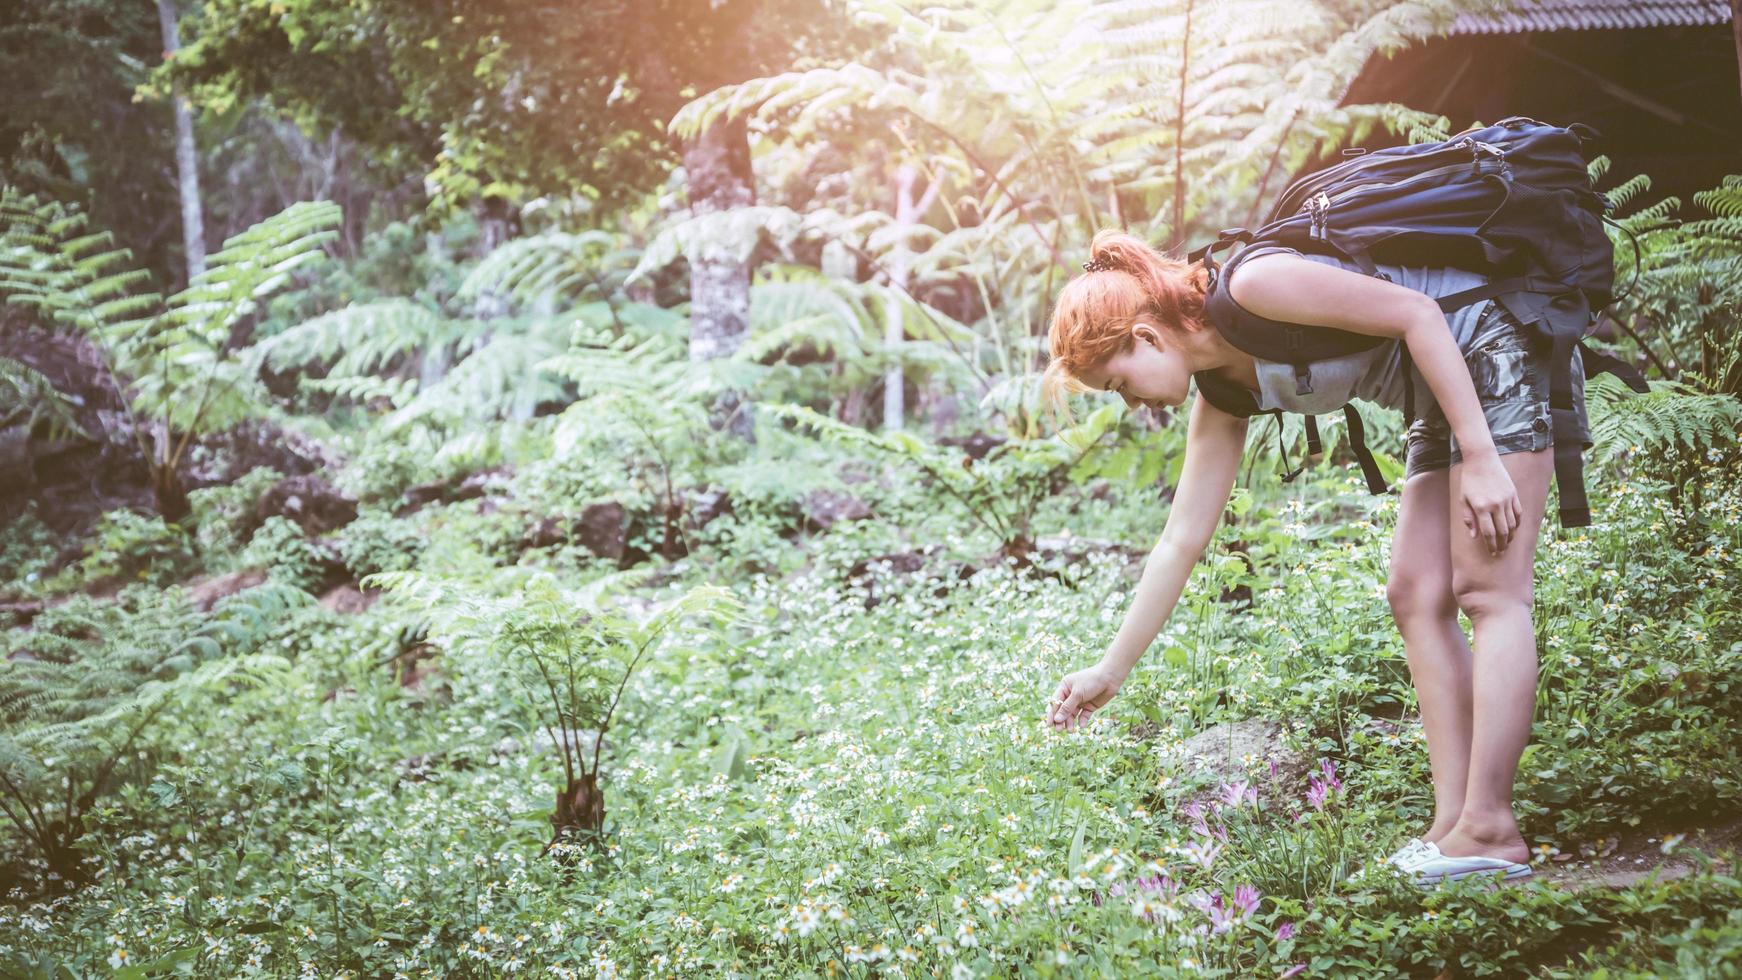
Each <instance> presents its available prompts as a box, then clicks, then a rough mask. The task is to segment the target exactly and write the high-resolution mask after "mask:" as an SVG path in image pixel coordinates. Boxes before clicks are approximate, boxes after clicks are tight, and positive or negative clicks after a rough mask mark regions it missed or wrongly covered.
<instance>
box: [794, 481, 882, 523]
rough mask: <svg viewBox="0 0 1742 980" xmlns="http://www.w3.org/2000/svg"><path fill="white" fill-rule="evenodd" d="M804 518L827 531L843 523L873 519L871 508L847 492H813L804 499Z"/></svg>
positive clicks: (826, 490) (823, 490)
mask: <svg viewBox="0 0 1742 980" xmlns="http://www.w3.org/2000/svg"><path fill="white" fill-rule="evenodd" d="M804 516H805V519H806V520H808V521H809V522H810V523H812V524H815V525H816V526H817V527H819V528H822V529H823V530H825V531H826V530H828V529H829V528H831V527H833V526H834V525H836V524H838V523H840V522H841V521H862V520H865V519H867V518H869V517H871V507H870V506H869V505H868V504H866V503H865V501H863V500H860V499H859V498H858V497H855V496H853V495H852V494H850V493H848V492H846V491H845V490H829V489H822V490H812V491H811V492H810V494H809V495H807V496H806V497H805V498H804Z"/></svg>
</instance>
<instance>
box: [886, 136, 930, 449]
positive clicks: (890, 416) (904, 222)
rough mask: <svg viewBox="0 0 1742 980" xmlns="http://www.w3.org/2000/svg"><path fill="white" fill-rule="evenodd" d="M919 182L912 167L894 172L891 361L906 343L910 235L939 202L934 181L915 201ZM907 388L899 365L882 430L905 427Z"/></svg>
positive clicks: (889, 380)
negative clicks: (908, 244) (905, 301)
mask: <svg viewBox="0 0 1742 980" xmlns="http://www.w3.org/2000/svg"><path fill="white" fill-rule="evenodd" d="M918 179H919V171H917V170H915V169H914V168H913V167H912V166H911V165H910V164H905V163H904V164H902V165H901V166H899V167H897V168H895V227H896V231H897V234H896V237H895V246H894V248H892V249H890V251H889V265H888V268H889V287H890V288H889V299H888V302H886V303H885V304H884V321H883V343H884V345H885V347H887V348H888V350H889V354H890V356H891V357H897V358H898V357H899V355H900V353H901V345H902V343H903V342H904V341H905V340H906V339H907V333H906V330H905V329H903V328H904V324H905V320H904V318H903V316H902V309H903V304H902V302H901V299H902V297H904V296H908V295H910V294H909V293H908V291H907V280H908V275H907V274H908V267H909V266H910V265H911V264H912V261H913V253H912V252H911V251H909V250H908V247H907V232H908V230H909V229H911V228H913V226H915V225H917V224H919V222H920V219H921V218H923V217H925V213H926V211H927V210H929V209H930V208H931V206H932V202H933V201H935V200H937V196H938V187H939V186H940V185H939V183H938V182H937V181H935V180H934V181H932V182H931V184H930V186H928V187H926V189H925V193H924V194H923V195H922V196H920V197H918V198H915V197H914V196H913V183H914V181H916V180H918ZM903 391H904V385H903V384H902V378H901V363H900V361H899V360H897V361H896V363H895V365H894V366H893V367H891V368H890V369H889V373H888V374H887V375H886V376H885V377H884V379H883V427H884V428H886V429H890V430H894V429H900V428H902V427H903V425H904V419H903V415H904V414H905V411H906V406H905V405H904V404H903V401H902V398H903Z"/></svg>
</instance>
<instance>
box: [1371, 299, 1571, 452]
mask: <svg viewBox="0 0 1742 980" xmlns="http://www.w3.org/2000/svg"><path fill="white" fill-rule="evenodd" d="M1463 346H1464V363H1465V364H1466V365H1468V366H1469V369H1470V380H1471V381H1473V382H1475V385H1476V400H1477V401H1478V402H1480V403H1481V405H1482V414H1483V415H1484V416H1486V417H1487V419H1488V431H1489V432H1490V433H1492V434H1493V438H1494V448H1495V449H1496V450H1498V451H1499V453H1500V454H1501V455H1505V454H1506V453H1519V452H1536V451H1538V450H1542V449H1547V448H1548V447H1549V446H1552V445H1554V429H1553V425H1552V424H1551V422H1550V417H1549V413H1548V407H1549V406H1548V386H1549V355H1550V347H1549V345H1548V344H1546V343H1538V342H1536V341H1534V340H1533V339H1532V337H1531V335H1530V333H1529V331H1528V329H1527V328H1525V327H1524V326H1523V325H1521V324H1520V323H1519V322H1518V321H1517V320H1515V319H1513V317H1512V315H1511V314H1509V313H1507V312H1506V309H1505V308H1504V307H1502V306H1501V305H1500V304H1499V303H1495V302H1489V303H1488V306H1487V308H1486V309H1484V310H1483V311H1482V315H1481V316H1480V317H1479V318H1478V319H1477V321H1476V327H1475V332H1474V333H1473V334H1472V335H1471V337H1470V342H1469V343H1468V344H1466V345H1463ZM1571 376H1572V381H1573V392H1572V394H1573V407H1574V408H1575V409H1576V410H1577V411H1578V416H1579V427H1578V435H1579V440H1580V442H1581V444H1582V445H1583V446H1585V447H1586V448H1589V447H1590V445H1591V429H1590V423H1589V421H1588V419H1587V417H1586V415H1585V370H1584V362H1583V360H1582V359H1581V358H1580V357H1579V352H1578V349H1577V348H1574V350H1573V364H1572V375H1571ZM1416 401H1417V404H1416V408H1417V410H1418V411H1419V412H1420V413H1421V418H1419V419H1417V420H1416V421H1415V423H1414V424H1413V425H1411V426H1410V427H1409V434H1408V436H1407V438H1406V444H1407V454H1406V457H1405V463H1404V477H1405V479H1407V478H1409V477H1410V476H1414V475H1415V474H1416V473H1423V472H1427V471H1429V470H1441V469H1446V468H1447V467H1449V466H1451V465H1452V464H1453V463H1457V462H1459V461H1460V460H1461V459H1462V455H1461V454H1460V453H1459V451H1458V440H1457V437H1456V436H1454V435H1452V430H1451V426H1450V425H1449V424H1448V423H1447V422H1446V416H1445V413H1444V412H1442V411H1441V410H1440V406H1439V404H1438V402H1436V401H1435V400H1434V397H1433V395H1432V393H1430V392H1428V391H1427V385H1425V384H1422V383H1420V382H1419V379H1418V384H1417V387H1416Z"/></svg>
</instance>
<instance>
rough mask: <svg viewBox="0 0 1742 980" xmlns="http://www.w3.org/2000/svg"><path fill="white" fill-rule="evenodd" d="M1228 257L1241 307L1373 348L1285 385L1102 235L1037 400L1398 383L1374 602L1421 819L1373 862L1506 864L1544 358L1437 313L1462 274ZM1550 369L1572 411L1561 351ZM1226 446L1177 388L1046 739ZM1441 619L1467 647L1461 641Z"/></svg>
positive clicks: (1519, 732) (1517, 871) (1113, 655)
mask: <svg viewBox="0 0 1742 980" xmlns="http://www.w3.org/2000/svg"><path fill="white" fill-rule="evenodd" d="M1239 258H1240V262H1239V265H1238V268H1237V270H1236V269H1235V268H1234V267H1233V266H1232V264H1230V266H1229V267H1228V268H1227V269H1226V270H1225V271H1226V274H1227V275H1229V276H1230V278H1229V279H1228V280H1227V284H1226V285H1227V289H1228V291H1229V295H1230V296H1231V298H1232V299H1233V300H1234V301H1235V302H1236V303H1237V304H1239V305H1240V306H1241V307H1244V308H1245V309H1246V310H1248V311H1249V312H1251V313H1253V314H1255V315H1257V316H1260V317H1264V318H1267V319H1270V320H1276V321H1283V322H1292V323H1300V324H1314V325H1321V326H1326V327H1333V328H1336V329H1339V330H1347V331H1352V332H1355V333H1362V334H1370V335H1376V336H1380V337H1384V338H1387V340H1388V341H1389V342H1387V343H1384V344H1381V345H1379V346H1378V347H1375V348H1373V349H1371V350H1368V351H1363V352H1359V353H1356V354H1352V355H1348V356H1345V357H1341V358H1335V359H1330V360H1326V361H1320V362H1315V363H1314V364H1313V365H1312V367H1311V371H1312V380H1313V383H1312V385H1311V388H1312V391H1310V392H1308V393H1304V394H1302V393H1297V389H1296V386H1295V384H1294V380H1293V369H1292V368H1290V367H1289V366H1287V365H1282V364H1275V363H1271V362H1267V361H1263V360H1258V359H1255V358H1253V357H1252V356H1251V355H1249V354H1245V353H1243V352H1242V351H1240V350H1238V349H1236V348H1234V347H1233V346H1231V345H1230V344H1229V343H1228V342H1227V341H1226V340H1224V339H1223V338H1222V336H1221V334H1220V333H1218V332H1217V331H1216V329H1215V328H1214V327H1213V326H1211V325H1209V324H1208V322H1207V321H1206V320H1205V317H1204V305H1203V304H1204V292H1205V288H1206V282H1207V276H1206V273H1205V270H1204V269H1203V268H1202V267H1201V266H1200V265H1197V264H1195V263H1194V264H1186V263H1183V262H1180V261H1179V260H1177V259H1174V258H1171V257H1169V256H1166V255H1163V254H1161V253H1159V252H1157V251H1155V250H1154V249H1152V248H1150V247H1149V246H1148V245H1146V244H1145V243H1144V242H1142V241H1141V240H1139V239H1137V238H1135V237H1133V236H1131V235H1128V234H1125V233H1123V232H1118V231H1111V230H1108V231H1102V232H1101V233H1099V234H1097V235H1096V236H1095V239H1094V242H1093V244H1092V245H1091V261H1090V262H1088V263H1085V268H1086V269H1088V270H1091V271H1088V272H1087V273H1086V274H1084V275H1082V276H1079V277H1077V278H1076V279H1074V280H1072V281H1071V282H1070V283H1069V284H1067V285H1066V286H1065V288H1064V290H1063V292H1062V293H1061V294H1060V296H1059V299H1058V304H1057V307H1056V308H1055V310H1054V312H1053V318H1052V324H1051V331H1050V336H1051V349H1052V358H1053V359H1052V363H1051V364H1050V365H1049V366H1048V368H1047V372H1046V379H1045V382H1044V385H1043V388H1044V390H1045V391H1046V393H1047V397H1048V398H1049V399H1050V400H1051V401H1052V402H1053V403H1054V404H1055V405H1062V402H1063V398H1064V395H1065V392H1067V391H1086V390H1097V391H1111V392H1115V393H1117V394H1118V395H1119V396H1120V397H1121V398H1123V399H1124V400H1125V403H1126V404H1127V405H1128V406H1131V407H1136V406H1138V405H1147V406H1149V407H1151V408H1157V407H1160V406H1168V407H1175V406H1179V405H1182V404H1184V403H1185V401H1186V397H1187V391H1188V387H1187V385H1188V382H1189V381H1190V380H1191V377H1192V375H1193V374H1194V373H1197V372H1210V373H1212V374H1214V375H1216V376H1218V377H1219V378H1220V379H1222V380H1225V381H1231V382H1234V383H1237V384H1240V385H1243V386H1244V387H1245V388H1246V389H1247V390H1248V391H1250V392H1252V393H1253V394H1254V395H1255V396H1256V398H1257V400H1258V406H1259V408H1260V409H1271V408H1282V409H1285V410H1288V411H1297V412H1310V413H1314V414H1317V413H1322V412H1328V411H1331V410H1333V409H1335V408H1337V407H1339V406H1341V405H1342V404H1343V403H1344V402H1345V401H1347V400H1348V399H1349V398H1351V397H1354V398H1361V399H1364V400H1367V401H1371V402H1374V403H1376V404H1379V405H1382V406H1384V407H1388V408H1401V407H1402V405H1403V394H1402V393H1403V385H1404V384H1406V383H1412V384H1414V385H1415V393H1416V402H1417V414H1418V415H1419V416H1420V419H1419V420H1418V421H1417V422H1415V423H1414V424H1413V425H1412V426H1411V427H1410V429H1409V432H1408V436H1407V450H1408V451H1407V462H1406V466H1405V482H1404V485H1403V490H1402V497H1401V501H1400V503H1399V508H1398V519H1397V529H1396V533H1395V536H1394V538H1393V540H1392V545H1391V569H1390V574H1389V577H1388V582H1387V597H1388V599H1389V602H1390V605H1391V610H1392V616H1393V619H1394V620H1395V621H1396V623H1397V627H1398V631H1399V632H1400V633H1401V634H1402V636H1403V643H1404V651H1405V655H1406V656H1407V658H1408V661H1409V668H1410V674H1411V676H1412V678H1413V679H1414V682H1415V688H1416V692H1417V694H1418V696H1419V699H1420V702H1421V714H1422V724H1423V727H1424V728H1425V730H1426V734H1427V741H1428V756H1429V762H1430V765H1431V767H1432V772H1433V782H1434V806H1435V812H1434V820H1433V823H1432V825H1431V826H1429V827H1428V828H1427V830H1426V831H1425V832H1423V833H1421V834H1420V835H1419V836H1418V837H1416V838H1414V839H1412V840H1411V841H1410V842H1409V843H1408V844H1406V845H1405V846H1404V847H1402V848H1400V849H1399V850H1398V851H1397V852H1395V853H1393V854H1392V855H1391V856H1390V857H1388V858H1386V859H1385V861H1386V862H1387V863H1391V864H1395V865H1397V866H1398V867H1400V868H1402V869H1403V870H1405V871H1406V872H1413V873H1414V875H1415V878H1416V880H1418V881H1421V882H1424V883H1425V882H1432V881H1438V880H1442V879H1445V878H1458V877H1464V876H1466V875H1469V874H1500V875H1503V876H1505V877H1508V878H1516V877H1523V876H1525V875H1528V874H1530V869H1529V867H1528V863H1527V862H1528V860H1529V848H1528V847H1527V846H1526V844H1525V842H1524V838H1523V837H1522V836H1521V835H1520V834H1519V830H1518V824H1517V822H1516V820H1515V819H1514V818H1513V814H1512V783H1513V777H1514V775H1515V774H1516V771H1517V767H1518V760H1519V757H1520V755H1521V754H1522V753H1523V751H1524V745H1525V743H1526V741H1527V740H1528V739H1529V736H1530V723H1531V716H1532V713H1533V710H1534V707H1535V704H1536V647H1535V634H1534V630H1533V626H1532V623H1531V599H1532V566H1533V560H1534V558H1535V552H1536V541H1537V531H1538V528H1539V527H1540V525H1541V523H1542V517H1543V512H1544V507H1545V506H1546V503H1547V497H1548V486H1549V481H1550V479H1551V477H1552V474H1553V470H1554V461H1553V451H1552V449H1551V448H1550V446H1551V445H1552V432H1551V429H1552V427H1551V426H1550V425H1549V424H1548V423H1549V414H1548V380H1549V372H1548V369H1547V365H1546V363H1544V358H1546V356H1547V355H1546V353H1544V352H1540V351H1539V350H1538V349H1537V348H1535V347H1534V346H1533V345H1531V344H1529V343H1528V342H1527V340H1526V337H1525V334H1524V329H1523V328H1522V327H1521V326H1519V324H1518V323H1517V322H1516V321H1515V320H1513V319H1512V318H1511V317H1510V316H1509V315H1508V314H1507V313H1506V312H1505V311H1504V309H1503V308H1502V307H1500V306H1499V305H1497V304H1494V303H1492V302H1482V303H1477V304H1472V305H1470V306H1467V307H1464V308H1463V309H1461V310H1457V311H1454V312H1453V313H1450V314H1447V313H1444V312H1442V311H1441V310H1440V308H1439V306H1438V304H1437V303H1435V302H1434V300H1433V299H1432V297H1434V296H1441V295H1445V294H1448V293H1451V292H1455V291H1458V290H1461V289H1465V288H1469V287H1471V286H1474V285H1478V284H1480V283H1482V282H1484V281H1485V277H1483V276H1482V275H1481V274H1479V273H1474V272H1468V271H1464V270H1459V269H1429V268H1405V267H1400V266H1394V265H1384V264H1381V265H1380V266H1379V269H1380V271H1381V272H1384V273H1386V274H1387V275H1389V276H1390V278H1391V281H1386V280H1383V279H1380V278H1376V277H1372V276H1368V275H1365V274H1362V273H1361V272H1359V271H1355V270H1353V269H1350V268H1346V267H1345V266H1344V265H1343V264H1342V263H1340V262H1339V261H1338V260H1337V259H1334V258H1331V257H1328V256H1320V255H1310V256H1309V255H1303V254H1302V253H1300V252H1298V251H1295V250H1293V249H1288V248H1283V247H1278V246H1260V247H1256V248H1253V249H1251V251H1250V252H1249V253H1248V254H1244V255H1241V256H1239ZM1236 271H1237V272H1238V275H1235V272H1236ZM1405 346H1407V349H1408V353H1409V355H1410V359H1411V360H1412V362H1413V365H1414V366H1413V368H1412V369H1411V370H1410V371H1409V377H1405V376H1404V374H1405V372H1404V370H1403V367H1402V361H1403V358H1402V353H1403V348H1404V347H1405ZM1572 370H1573V377H1574V379H1575V385H1574V392H1575V400H1574V403H1575V406H1576V407H1577V408H1578V410H1579V415H1580V418H1581V420H1582V419H1583V417H1584V405H1583V377H1584V375H1583V365H1582V364H1581V363H1580V362H1579V361H1578V360H1577V359H1576V358H1575V360H1574V362H1573V369H1572ZM1424 394H1426V395H1431V398H1429V397H1424ZM1581 435H1587V433H1581ZM1245 437H1246V420H1245V419H1243V418H1239V417H1236V416H1234V415H1230V414H1228V413H1226V412H1223V411H1221V410H1219V409H1217V408H1215V407H1214V406H1212V405H1211V404H1210V403H1209V402H1208V401H1206V400H1205V398H1204V397H1203V396H1202V395H1201V394H1199V395H1198V396H1197V397H1196V398H1194V399H1193V401H1192V406H1191V412H1190V421H1189V422H1188V427H1187V434H1186V457H1185V462H1184V467H1183V470H1182V472H1181V475H1180V482H1179V486H1178V488H1177V489H1176V491H1175V494H1174V499H1173V506H1172V509H1171V510H1170V512H1169V514H1168V517H1167V523H1166V526H1165V528H1164V529H1163V531H1162V533H1161V539H1160V541H1159V542H1158V543H1157V544H1156V546H1155V548H1154V550H1153V551H1151V552H1150V555H1149V559H1148V561H1147V562H1145V565H1144V569H1143V574H1142V577H1141V580H1140V581H1139V583H1138V586H1137V595H1136V597H1135V599H1134V601H1133V602H1132V605H1131V608H1130V610H1129V611H1128V612H1127V613H1126V616H1125V621H1124V624H1123V625H1122V626H1121V627H1120V628H1119V632H1118V634H1117V635H1116V636H1115V637H1114V639H1113V642H1112V644H1111V645H1110V646H1109V647H1108V649H1107V651H1106V653H1105V655H1104V656H1103V657H1102V658H1101V660H1100V662H1099V663H1097V664H1095V665H1094V666H1091V667H1088V668H1086V669H1083V670H1079V671H1077V672H1075V673H1073V674H1070V675H1069V676H1067V677H1065V678H1064V680H1063V681H1061V682H1060V683H1059V685H1058V688H1057V690H1056V691H1055V692H1054V694H1053V699H1052V701H1051V702H1050V703H1049V705H1048V720H1049V722H1050V723H1051V724H1052V725H1053V726H1054V728H1055V730H1063V731H1072V730H1075V728H1076V727H1078V726H1079V725H1082V724H1084V723H1086V722H1087V721H1088V720H1089V719H1090V718H1091V717H1092V716H1093V714H1094V712H1095V711H1097V710H1098V709H1100V708H1102V707H1103V706H1105V705H1106V704H1107V703H1108V701H1109V700H1111V699H1112V697H1113V695H1114V694H1115V693H1117V692H1118V690H1119V688H1120V685H1121V684H1122V683H1123V682H1124V680H1125V677H1126V676H1127V675H1128V674H1129V673H1130V671H1131V668H1132V666H1133V665H1134V664H1135V663H1136V662H1137V660H1138V658H1139V657H1141V656H1142V654H1143V651H1144V650H1145V649H1146V648H1147V647H1148V646H1149V644H1150V642H1151V641H1152V640H1153V639H1154V638H1155V636H1156V634H1157V633H1158V632H1159V631H1160V630H1161V626H1162V624H1163V623H1165V622H1166V621H1167V618H1168V615H1169V614H1170V613H1171V612H1172V610H1173V607H1174V605H1175V603H1177V602H1178V600H1179V596H1180V592H1181V591H1182V590H1183V588H1184V586H1185V582H1186V578H1187V576H1188V575H1189V574H1190V572H1191V568H1192V566H1193V565H1194V564H1195V563H1196V562H1197V559H1198V557H1199V555H1200V554H1202V552H1203V550H1204V548H1205V547H1206V546H1207V545H1208V544H1209V542H1210V538H1211V535H1212V534H1213V533H1214V531H1215V528H1216V525H1217V522H1218V521H1219V520H1220V518H1221V515H1222V510H1223V507H1224V505H1225V504H1226V503H1227V500H1228V495H1229V492H1230V491H1231V490H1232V488H1233V485H1234V476H1235V471H1236V469H1237V467H1238V465H1239V461H1240V457H1241V454H1242V451H1243V449H1244V447H1245ZM1584 441H1585V442H1586V443H1587V444H1588V442H1589V440H1588V438H1586V439H1585V440H1584ZM1460 524H1461V525H1462V531H1461V532H1459V533H1452V530H1453V529H1454V528H1456V527H1458V525H1460ZM1459 610H1462V611H1463V612H1464V613H1465V614H1466V615H1468V616H1469V617H1470V620H1471V623H1472V624H1473V626H1474V630H1475V643H1474V646H1475V649H1476V650H1479V651H1481V652H1480V654H1475V655H1473V654H1472V652H1471V646H1470V644H1469V642H1467V641H1466V639H1465V637H1464V632H1463V629H1462V628H1461V627H1460V626H1459V624H1458V612H1459Z"/></svg>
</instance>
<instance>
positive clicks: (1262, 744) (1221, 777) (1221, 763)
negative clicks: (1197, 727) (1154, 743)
mask: <svg viewBox="0 0 1742 980" xmlns="http://www.w3.org/2000/svg"><path fill="white" fill-rule="evenodd" d="M1248 757H1250V758H1251V759H1252V762H1251V764H1250V765H1249V764H1248V763H1247V762H1246V759H1247V758H1248ZM1168 761H1169V763H1170V764H1173V765H1177V766H1179V767H1180V769H1181V770H1183V771H1184V772H1188V773H1204V774H1207V775H1210V776H1211V777H1213V778H1214V779H1215V780H1216V781H1218V782H1236V781H1238V780H1241V779H1247V778H1249V777H1251V775H1252V772H1253V770H1254V769H1256V770H1257V771H1258V772H1259V773H1260V774H1261V775H1260V776H1259V777H1258V778H1255V779H1253V785H1254V786H1256V787H1257V788H1258V790H1259V792H1260V793H1264V792H1265V790H1266V789H1267V787H1268V786H1269V785H1270V783H1271V779H1270V777H1269V774H1268V773H1267V772H1266V771H1265V770H1266V768H1267V767H1266V765H1265V764H1266V763H1270V762H1274V763H1275V764H1276V767H1277V780H1278V781H1279V782H1280V785H1281V786H1282V787H1283V788H1284V792H1286V793H1289V794H1292V795H1298V793H1299V788H1298V787H1296V785H1295V784H1296V783H1297V782H1299V777H1300V775H1301V774H1302V773H1303V772H1304V771H1305V770H1306V769H1307V768H1308V767H1309V766H1310V765H1311V762H1310V761H1309V760H1307V759H1306V758H1304V757H1303V756H1301V755H1300V754H1299V753H1298V752H1294V751H1291V750H1290V749H1289V748H1288V747H1287V745H1286V744H1285V743H1284V741H1283V728H1282V726H1281V725H1280V724H1278V723H1277V722H1275V721H1271V720H1269V719H1266V718H1245V719H1242V720H1240V721H1231V722H1223V723H1222V724H1220V725H1212V726H1210V727H1209V728H1206V729H1205V730H1203V731H1201V732H1199V733H1197V734H1196V735H1193V736H1191V737H1190V738H1188V739H1186V740H1185V741H1184V742H1183V743H1181V744H1180V745H1179V746H1178V748H1176V749H1175V750H1173V751H1172V752H1170V753H1169V754H1168Z"/></svg>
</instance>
